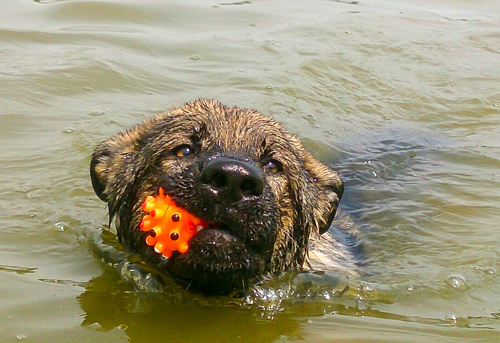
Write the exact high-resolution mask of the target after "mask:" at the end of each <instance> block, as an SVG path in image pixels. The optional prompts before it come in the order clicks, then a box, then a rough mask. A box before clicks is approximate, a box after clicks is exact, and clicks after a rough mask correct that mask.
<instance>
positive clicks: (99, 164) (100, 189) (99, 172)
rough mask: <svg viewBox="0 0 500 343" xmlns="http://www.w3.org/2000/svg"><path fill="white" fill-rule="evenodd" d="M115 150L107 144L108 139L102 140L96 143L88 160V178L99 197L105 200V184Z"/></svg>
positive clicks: (106, 197)
mask: <svg viewBox="0 0 500 343" xmlns="http://www.w3.org/2000/svg"><path fill="white" fill-rule="evenodd" d="M115 153H116V151H113V149H112V148H111V147H110V146H109V141H104V142H102V143H101V144H100V145H98V146H97V147H96V148H95V150H94V153H93V154H92V160H91V161H90V180H91V181H92V187H94V192H95V194H97V196H98V197H99V199H101V200H102V201H107V200H108V196H107V194H106V186H107V184H108V176H109V174H110V173H111V170H110V169H111V165H112V163H111V162H112V160H113V155H115Z"/></svg>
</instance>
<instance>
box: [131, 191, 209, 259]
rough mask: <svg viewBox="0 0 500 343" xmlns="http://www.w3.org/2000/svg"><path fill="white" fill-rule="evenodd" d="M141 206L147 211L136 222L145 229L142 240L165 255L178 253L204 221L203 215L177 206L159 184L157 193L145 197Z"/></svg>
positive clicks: (187, 247)
mask: <svg viewBox="0 0 500 343" xmlns="http://www.w3.org/2000/svg"><path fill="white" fill-rule="evenodd" d="M142 209H143V210H144V211H146V212H148V213H149V214H148V215H145V216H144V217H143V218H142V221H141V224H140V225H139V227H140V229H141V230H142V231H146V232H149V236H148V237H146V243H147V244H148V245H151V246H154V249H155V251H156V252H157V253H159V254H162V255H163V256H164V257H167V258H168V257H170V256H172V252H174V251H179V252H180V253H182V254H184V253H185V252H186V251H188V249H189V245H188V241H189V239H190V238H191V237H193V235H194V234H195V233H197V232H198V231H200V230H201V229H203V228H204V227H206V226H207V225H208V223H207V222H206V221H204V220H203V219H200V218H198V217H195V216H194V215H192V214H191V213H189V212H188V211H186V210H185V209H183V208H181V207H179V206H177V205H176V204H175V202H174V201H173V200H172V198H171V197H170V196H168V195H165V193H164V191H163V188H161V187H160V190H159V194H158V196H156V197H154V196H151V195H150V196H148V197H147V198H146V201H144V203H143V204H142Z"/></svg>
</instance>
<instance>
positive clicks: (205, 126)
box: [170, 100, 289, 150]
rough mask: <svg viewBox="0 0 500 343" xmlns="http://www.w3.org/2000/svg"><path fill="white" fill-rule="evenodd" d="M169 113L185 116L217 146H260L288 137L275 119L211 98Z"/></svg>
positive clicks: (238, 147) (229, 148) (228, 148)
mask: <svg viewBox="0 0 500 343" xmlns="http://www.w3.org/2000/svg"><path fill="white" fill-rule="evenodd" d="M170 113H171V114H177V115H181V114H182V115H184V116H187V117H188V118H189V120H187V121H186V120H182V119H181V118H182V117H183V116H182V115H181V116H179V117H178V119H179V120H181V121H183V122H184V123H185V124H187V123H189V125H190V126H193V128H194V130H200V131H201V130H203V131H205V132H204V133H205V134H206V135H207V136H208V137H210V140H212V141H213V142H214V143H215V144H216V145H217V146H219V147H223V148H225V149H227V150H234V149H236V150H241V149H242V148H250V149H255V148H259V147H260V146H261V145H262V144H263V142H264V141H265V142H267V143H268V142H269V141H276V140H283V141H287V139H286V138H285V137H287V136H289V135H288V134H287V133H286V132H285V131H284V130H283V128H282V127H281V126H280V124H279V123H278V122H276V121H275V120H274V119H272V118H270V117H267V116H265V115H263V114H262V113H260V112H259V111H256V110H251V109H245V108H240V107H228V106H225V105H223V104H222V103H220V102H218V101H214V100H197V101H194V102H191V103H187V104H185V105H184V106H183V107H181V108H178V109H174V110H172V111H171V112H170Z"/></svg>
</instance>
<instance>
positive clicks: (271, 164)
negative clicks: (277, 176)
mask: <svg viewBox="0 0 500 343" xmlns="http://www.w3.org/2000/svg"><path fill="white" fill-rule="evenodd" d="M265 168H266V169H267V170H269V171H270V172H271V173H273V174H274V173H279V172H282V171H283V164H281V162H280V161H277V160H269V161H267V163H266V165H265Z"/></svg>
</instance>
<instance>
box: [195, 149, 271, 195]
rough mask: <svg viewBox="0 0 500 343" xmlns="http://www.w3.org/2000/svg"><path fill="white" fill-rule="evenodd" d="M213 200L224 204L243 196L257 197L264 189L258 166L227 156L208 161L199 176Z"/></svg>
mask: <svg viewBox="0 0 500 343" xmlns="http://www.w3.org/2000/svg"><path fill="white" fill-rule="evenodd" d="M200 179H201V181H202V182H203V184H205V185H206V186H207V187H208V190H209V191H210V193H211V194H212V195H213V196H214V198H215V200H216V201H218V202H219V203H222V204H224V205H230V204H234V203H236V202H238V201H240V200H241V199H243V198H249V197H259V196H261V195H262V192H263V189H264V178H263V176H262V172H261V171H260V169H259V168H257V167H256V166H254V165H253V164H251V163H248V162H243V161H238V160H235V159H232V158H227V157H217V158H215V159H213V160H211V161H210V162H208V163H207V164H206V165H205V167H204V168H203V170H202V172H201V176H200Z"/></svg>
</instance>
